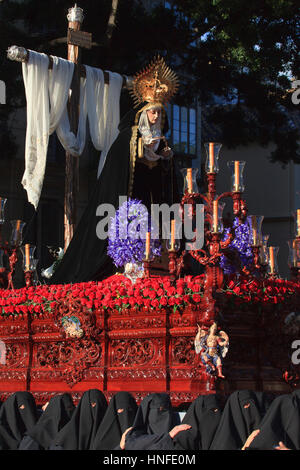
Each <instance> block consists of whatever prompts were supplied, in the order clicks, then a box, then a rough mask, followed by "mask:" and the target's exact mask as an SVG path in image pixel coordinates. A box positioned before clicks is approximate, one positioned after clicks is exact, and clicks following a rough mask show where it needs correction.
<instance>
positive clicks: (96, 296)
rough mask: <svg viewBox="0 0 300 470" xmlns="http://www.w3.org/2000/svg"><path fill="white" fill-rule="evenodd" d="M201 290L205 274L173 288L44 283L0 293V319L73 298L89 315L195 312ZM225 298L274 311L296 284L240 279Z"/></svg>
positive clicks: (119, 280)
mask: <svg viewBox="0 0 300 470" xmlns="http://www.w3.org/2000/svg"><path fill="white" fill-rule="evenodd" d="M203 292H204V275H201V276H196V277H193V276H186V277H185V278H182V279H178V280H177V281H176V284H174V285H173V284H172V283H171V281H170V279H169V277H167V276H164V277H153V278H142V279H138V280H137V282H136V283H135V284H132V283H131V281H130V280H129V279H127V278H126V277H124V276H123V275H115V276H112V277H110V278H108V279H105V280H104V281H101V282H87V283H78V284H62V285H50V286H49V285H43V286H36V287H29V288H22V289H15V290H4V289H0V312H1V315H2V317H9V316H13V317H15V316H16V317H17V316H18V315H22V314H31V315H32V316H33V318H34V317H38V316H39V315H47V316H49V315H52V314H53V312H54V311H55V308H56V305H57V303H58V302H61V301H62V300H63V299H64V300H65V301H66V302H67V301H68V298H70V297H72V298H76V299H78V301H79V302H80V303H81V305H84V306H86V307H87V308H88V309H91V311H93V310H95V309H97V310H101V309H102V310H106V311H109V312H111V313H114V312H117V313H118V312H124V311H128V310H132V309H135V310H136V311H137V312H138V311H141V312H145V311H149V313H151V312H154V311H157V310H164V309H168V310H171V311H173V312H176V311H179V312H182V311H183V310H184V309H185V308H191V309H194V310H197V309H198V308H199V303H200V302H201V298H202V296H203ZM222 293H223V300H224V303H225V304H226V302H229V303H232V307H234V308H236V307H237V306H244V307H245V308H247V309H249V308H250V309H251V308H252V307H258V308H259V309H264V308H267V309H269V310H272V311H273V309H274V306H275V305H277V307H278V308H280V306H284V307H287V306H288V305H298V306H299V305H300V284H299V283H296V282H293V281H286V280H283V279H275V280H259V279H252V280H249V279H248V278H246V277H245V278H243V277H240V278H239V280H238V281H237V280H236V279H234V280H231V281H230V282H229V284H228V285H227V286H226V287H225V288H224V289H223V292H222Z"/></svg>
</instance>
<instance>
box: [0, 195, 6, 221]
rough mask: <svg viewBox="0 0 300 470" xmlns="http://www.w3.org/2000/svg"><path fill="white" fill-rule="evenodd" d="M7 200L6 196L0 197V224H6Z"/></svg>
mask: <svg viewBox="0 0 300 470" xmlns="http://www.w3.org/2000/svg"><path fill="white" fill-rule="evenodd" d="M6 202H7V199H5V198H4V197H0V224H4V222H5V216H4V209H5V204H6Z"/></svg>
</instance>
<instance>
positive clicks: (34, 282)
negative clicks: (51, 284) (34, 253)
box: [32, 259, 40, 286]
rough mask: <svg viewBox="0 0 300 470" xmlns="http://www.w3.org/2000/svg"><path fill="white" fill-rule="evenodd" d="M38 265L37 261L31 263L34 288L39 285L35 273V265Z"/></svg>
mask: <svg viewBox="0 0 300 470" xmlns="http://www.w3.org/2000/svg"><path fill="white" fill-rule="evenodd" d="M38 263H39V260H38V259H34V260H33V261H32V264H33V271H32V277H33V278H32V283H33V285H34V286H37V285H38V284H39V282H40V281H39V277H38V273H37V265H38Z"/></svg>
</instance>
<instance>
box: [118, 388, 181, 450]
mask: <svg viewBox="0 0 300 470" xmlns="http://www.w3.org/2000/svg"><path fill="white" fill-rule="evenodd" d="M174 424H175V419H174V413H173V410H172V406H171V401H170V397H169V395H167V394H166V393H153V394H151V395H148V396H147V397H146V398H144V400H142V402H141V404H140V406H139V408H138V410H137V413H136V416H135V419H134V423H133V429H131V431H129V432H128V434H127V435H126V440H125V450H144V449H147V450H175V446H174V443H173V440H172V438H171V437H170V435H169V432H170V431H171V429H173V427H174Z"/></svg>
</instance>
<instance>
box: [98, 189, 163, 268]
mask: <svg viewBox="0 0 300 470" xmlns="http://www.w3.org/2000/svg"><path fill="white" fill-rule="evenodd" d="M148 231H151V233H153V227H152V226H151V224H150V223H149V217H148V211H147V209H146V207H145V206H144V205H143V204H142V201H139V200H138V199H131V198H129V199H128V200H127V201H125V202H124V203H123V204H122V205H121V206H120V207H119V209H118V210H117V211H116V214H115V216H114V217H112V218H111V224H110V228H109V231H108V237H109V240H108V248H107V254H108V255H109V256H110V257H111V258H112V259H113V261H114V264H115V266H117V267H120V266H124V265H125V264H126V263H136V262H141V261H142V260H143V259H144V258H145V249H146V233H147V232H148ZM150 251H152V254H153V255H154V256H160V255H161V245H160V242H159V240H158V239H157V240H151V242H150Z"/></svg>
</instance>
